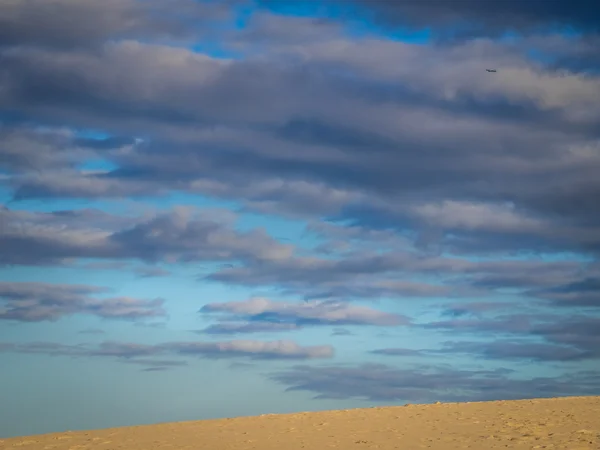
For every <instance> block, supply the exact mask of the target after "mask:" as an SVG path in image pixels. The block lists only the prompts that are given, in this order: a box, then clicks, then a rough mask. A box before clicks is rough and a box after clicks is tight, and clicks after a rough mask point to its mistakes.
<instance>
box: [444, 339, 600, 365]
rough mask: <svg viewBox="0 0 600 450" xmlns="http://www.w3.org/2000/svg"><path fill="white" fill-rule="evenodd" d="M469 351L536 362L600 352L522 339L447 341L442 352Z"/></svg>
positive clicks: (559, 359)
mask: <svg viewBox="0 0 600 450" xmlns="http://www.w3.org/2000/svg"><path fill="white" fill-rule="evenodd" d="M446 352H450V353H468V354H471V355H478V356H479V357H483V358H488V359H495V360H498V359H499V360H528V361H536V362H549V361H560V362H569V361H581V360H584V359H590V358H598V357H600V352H596V354H593V353H591V352H589V351H583V350H581V349H578V348H576V347H573V346H566V345H556V344H549V343H536V342H531V341H526V340H521V341H496V342H447V343H445V345H444V348H443V349H442V350H440V353H442V354H444V353H446Z"/></svg>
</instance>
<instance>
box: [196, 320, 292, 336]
mask: <svg viewBox="0 0 600 450" xmlns="http://www.w3.org/2000/svg"><path fill="white" fill-rule="evenodd" d="M300 328H301V327H300V326H299V325H297V324H295V323H278V322H220V323H217V324H214V325H210V326H208V327H206V328H204V329H203V330H199V331H196V333H198V334H246V333H277V332H280V331H293V330H299V329H300Z"/></svg>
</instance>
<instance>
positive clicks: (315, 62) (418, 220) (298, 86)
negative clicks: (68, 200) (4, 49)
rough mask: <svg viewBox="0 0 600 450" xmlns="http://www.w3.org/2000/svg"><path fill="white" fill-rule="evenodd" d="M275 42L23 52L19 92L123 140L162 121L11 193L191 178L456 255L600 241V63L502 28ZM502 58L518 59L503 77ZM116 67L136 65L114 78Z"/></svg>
mask: <svg viewBox="0 0 600 450" xmlns="http://www.w3.org/2000/svg"><path fill="white" fill-rule="evenodd" d="M270 20H272V19H270ZM274 20H278V19H277V18H275V19H274ZM281 20H284V19H281ZM285 20H289V18H287V19H285ZM339 39H342V38H341V37H340V38H339ZM264 52H265V53H264V55H263V57H262V58H259V59H248V60H233V61H223V60H217V59H215V58H209V57H205V56H201V55H198V54H195V53H192V52H189V51H188V50H185V49H181V48H172V47H158V46H153V45H150V44H147V45H146V44H144V45H141V44H139V45H137V44H136V45H133V44H132V43H131V42H116V43H114V44H111V46H108V47H106V48H104V49H103V50H102V51H100V52H96V53H93V54H92V53H85V52H83V53H82V52H66V53H65V52H62V53H61V54H60V55H56V56H57V57H53V58H49V57H47V55H46V53H45V52H44V51H42V50H39V49H37V50H31V49H19V50H15V51H13V52H11V53H10V54H8V55H7V56H6V57H5V64H4V66H5V69H4V71H5V72H6V77H5V81H4V82H5V84H6V86H7V88H6V89H5V90H4V92H6V93H5V94H4V95H5V99H4V100H5V101H6V102H7V104H8V105H12V107H14V108H18V109H19V110H21V111H25V112H27V114H30V115H32V116H34V117H36V118H39V119H40V120H50V119H49V117H50V115H51V116H52V117H53V118H54V120H59V121H62V122H65V123H69V124H76V125H78V126H83V125H84V124H85V125H86V126H91V125H92V124H93V125H94V127H101V128H106V129H107V130H110V132H111V133H114V134H117V135H119V136H122V135H124V134H127V132H129V133H130V134H132V135H136V134H143V135H144V136H148V133H149V130H152V133H151V136H149V137H150V138H151V139H148V141H147V142H145V143H143V144H140V145H136V146H134V148H132V149H131V150H128V151H126V152H125V151H112V152H107V154H106V157H107V158H108V159H110V161H111V162H112V163H113V164H115V165H116V166H118V168H117V169H115V170H110V171H107V172H103V173H81V172H78V171H65V172H58V171H45V172H44V173H41V174H29V175H28V176H26V177H25V176H14V177H12V178H11V186H12V188H13V192H14V194H15V198H17V199H26V198H44V197H46V198H47V197H79V198H81V197H94V198H99V197H120V196H138V195H160V194H164V193H166V192H169V191H171V190H185V191H192V192H200V193H204V194H209V195H214V196H217V197H221V198H228V199H236V200H242V202H243V203H244V204H245V205H246V207H248V208H251V209H254V210H258V211H267V212H279V211H281V212H284V213H286V212H287V213H293V214H296V215H311V216H313V217H314V216H315V215H320V216H321V215H328V216H329V217H334V218H336V219H338V220H348V221H354V222H355V223H359V224H364V225H367V226H369V227H370V228H373V227H376V226H378V227H386V228H394V227H395V228H402V229H405V230H406V229H409V230H412V231H413V232H414V233H415V234H416V235H418V236H429V237H428V238H427V239H425V241H427V243H428V245H429V246H433V247H436V246H437V247H439V248H440V250H442V251H443V250H447V251H453V252H455V253H460V252H469V253H489V252H495V253H506V252H516V251H520V250H530V251H557V250H570V251H586V252H593V253H595V252H597V250H598V248H600V247H599V242H600V234H599V232H598V223H599V221H600V219H599V217H598V216H597V214H596V213H595V210H596V209H597V208H593V205H594V204H595V203H594V199H595V198H596V197H597V196H598V192H600V190H599V189H600V187H599V186H598V181H597V177H596V172H597V169H598V165H599V164H600V162H599V160H598V155H597V152H596V151H595V150H594V149H595V148H596V146H597V126H596V124H597V120H598V117H599V114H600V112H599V110H598V108H597V104H598V100H599V98H598V94H597V92H600V91H599V89H598V86H599V85H598V80H597V77H594V76H589V77H582V76H579V75H577V74H573V73H569V74H558V73H555V72H550V71H547V70H546V71H545V70H544V69H543V68H540V67H539V66H538V65H537V64H536V63H535V62H533V61H531V60H529V59H527V58H526V57H523V55H522V54H520V53H518V52H515V51H514V50H512V49H511V48H510V46H507V45H503V44H498V43H494V42H492V41H482V42H478V43H465V44H461V45H458V44H457V45H455V46H453V47H452V48H450V49H448V48H444V49H440V48H436V47H425V46H411V45H407V44H402V43H393V42H385V41H383V40H375V39H362V40H361V39H358V40H351V39H348V38H345V39H344V40H343V41H342V44H340V42H339V40H336V39H329V40H325V41H324V42H322V43H321V42H320V43H319V45H316V44H314V45H313V44H311V43H310V42H307V43H306V44H303V45H296V46H287V47H286V45H284V44H281V46H279V47H278V46H277V45H275V44H273V50H271V48H270V47H267V49H266V50H264ZM482 55H488V56H482ZM288 57H289V58H291V59H292V60H293V61H296V62H294V63H290V62H289V60H288V59H286V58H288ZM294 58H297V59H294ZM390 60H394V61H397V64H395V65H389V64H388V63H387V62H388V61H390ZM429 61H439V63H437V64H436V65H437V67H435V70H431V69H432V68H431V67H430V65H431V63H430V62H429ZM495 62H502V64H503V66H504V68H503V70H502V71H501V73H500V72H499V73H498V75H499V76H497V77H489V76H487V75H488V74H487V73H485V70H484V69H485V68H486V67H489V65H490V64H493V63H495ZM117 68H119V69H117ZM115 71H118V72H119V73H124V74H126V76H125V77H124V78H123V79H120V82H119V83H118V84H115V83H112V82H111V80H112V78H113V74H114V73H115ZM67 74H77V75H76V76H77V77H78V79H80V81H81V82H80V83H76V84H75V83H71V82H67V81H65V80H67V79H68V77H67ZM150 74H152V75H150ZM344 74H348V76H346V75H344ZM484 74H485V75H484ZM74 76H75V75H74ZM249 80H253V81H249ZM75 86H77V88H75ZM257 103H260V104H261V105H263V107H262V108H261V109H260V111H257V110H256V108H255V107H254V105H255V104H257ZM140 104H144V105H145V106H144V108H140V107H139V105H140ZM50 110H52V113H51V114H50V113H49V112H48V111H50ZM517 112H518V114H516V113H517ZM516 115H518V120H515V116H516ZM116 117H118V118H119V119H118V120H115V118H116ZM57 118H58V119H57ZM123 118H127V119H128V120H127V121H124V120H122V119H123ZM124 124H128V126H125V125H124ZM125 128H127V129H125ZM594 130H596V131H594ZM166 148H168V149H169V151H168V152H166V151H165V150H164V149H166ZM200 149H201V150H200ZM274 149H277V150H276V151H275V150H274ZM540 149H543V151H541V150H540ZM373 152H376V154H377V158H373V157H372V155H373V154H374V153H373ZM233 174H235V175H233ZM283 180H285V181H283ZM431 236H433V238H432V237H431Z"/></svg>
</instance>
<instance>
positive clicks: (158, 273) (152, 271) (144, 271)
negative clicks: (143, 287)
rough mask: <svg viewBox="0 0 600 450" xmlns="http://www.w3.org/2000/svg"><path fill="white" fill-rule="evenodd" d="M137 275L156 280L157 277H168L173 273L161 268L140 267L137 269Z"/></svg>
mask: <svg viewBox="0 0 600 450" xmlns="http://www.w3.org/2000/svg"><path fill="white" fill-rule="evenodd" d="M135 273H137V274H138V276H140V277H141V278H155V277H166V276H167V275H170V274H171V272H169V271H168V270H165V269H161V268H160V267H139V268H137V269H135Z"/></svg>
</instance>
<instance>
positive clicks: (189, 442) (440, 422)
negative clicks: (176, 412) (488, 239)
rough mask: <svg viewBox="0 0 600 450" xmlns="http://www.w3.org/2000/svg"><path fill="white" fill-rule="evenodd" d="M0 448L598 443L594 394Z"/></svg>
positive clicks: (267, 449)
mask: <svg viewBox="0 0 600 450" xmlns="http://www.w3.org/2000/svg"><path fill="white" fill-rule="evenodd" d="M0 448H1V449H21V450H29V449H31V450H33V449H35V450H38V449H39V450H41V449H48V450H50V449H55V450H63V449H64V450H67V449H69V450H84V449H89V448H93V449H106V450H109V449H139V450H152V449H196V450H242V449H243V450H249V449H261V450H263V449H264V450H296V449H307V450H308V449H312V450H321V449H340V450H347V449H382V450H388V449H406V450H409V449H420V448H429V449H444V450H446V449H464V448H470V449H477V450H487V449H496V448H502V449H506V448H509V449H538V448H539V449H542V448H545V449H555V450H558V449H565V450H567V449H568V450H580V449H595V450H598V449H600V397H567V398H554V399H535V400H518V401H498V402H479V403H444V404H436V405H410V406H398V407H386V408H368V409H353V410H344V411H326V412H317V413H299V414H284V415H266V416H259V417H242V418H236V419H219V420H205V421H197V422H179V423H165V424H159V425H148V426H137V427H125V428H112V429H106V430H96V431H80V432H67V433H53V434H45V435H37V436H29V437H19V438H10V439H4V440H0Z"/></svg>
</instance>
